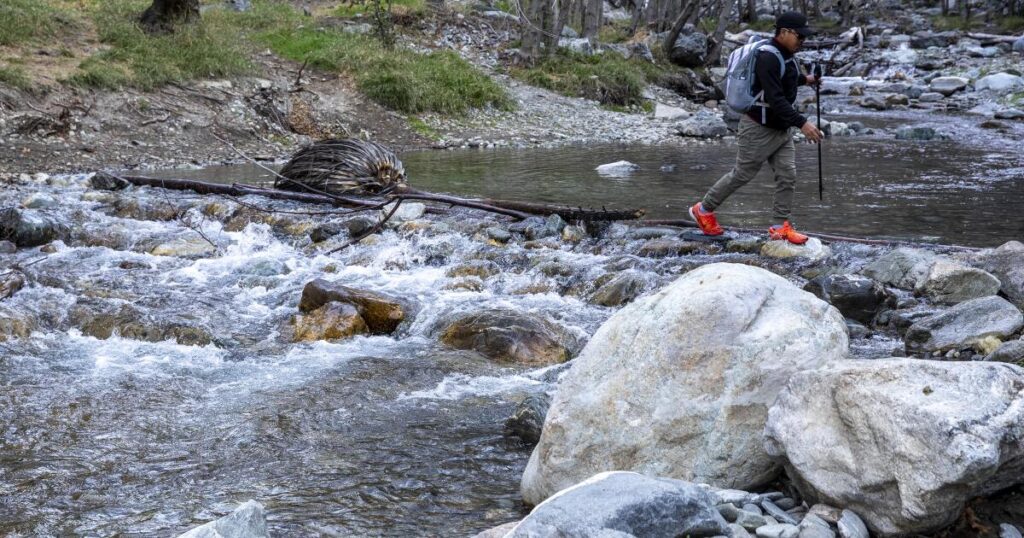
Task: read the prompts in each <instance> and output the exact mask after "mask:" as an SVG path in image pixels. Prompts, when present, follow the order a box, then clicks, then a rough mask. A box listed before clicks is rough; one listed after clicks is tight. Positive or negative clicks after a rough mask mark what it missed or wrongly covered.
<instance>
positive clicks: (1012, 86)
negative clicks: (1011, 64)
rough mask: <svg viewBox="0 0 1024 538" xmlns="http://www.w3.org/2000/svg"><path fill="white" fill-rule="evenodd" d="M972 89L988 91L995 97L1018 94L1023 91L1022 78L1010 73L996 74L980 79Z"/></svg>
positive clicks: (1023, 80)
mask: <svg viewBox="0 0 1024 538" xmlns="http://www.w3.org/2000/svg"><path fill="white" fill-rule="evenodd" d="M974 89H976V90H978V91H982V90H988V91H990V92H992V93H994V94H996V95H1005V94H1007V93H1013V92H1019V91H1021V90H1024V78H1021V77H1020V76H1017V75H1012V74H1010V73H996V74H994V75H988V76H987V77H982V78H981V79H980V80H978V82H977V83H976V84H975V85H974Z"/></svg>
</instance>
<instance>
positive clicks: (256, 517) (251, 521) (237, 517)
mask: <svg viewBox="0 0 1024 538" xmlns="http://www.w3.org/2000/svg"><path fill="white" fill-rule="evenodd" d="M178 538H270V534H268V533H267V517H266V515H264V513H263V505H262V504H260V503H258V502H256V501H252V500H250V501H246V502H245V503H243V504H242V505H240V506H239V507H238V508H236V509H235V511H234V512H231V513H230V514H228V515H226V516H224V517H222V518H220V519H217V520H214V521H211V522H209V523H207V524H205V525H202V526H200V527H196V528H194V529H192V530H190V531H188V532H186V533H185V534H182V535H180V536H178Z"/></svg>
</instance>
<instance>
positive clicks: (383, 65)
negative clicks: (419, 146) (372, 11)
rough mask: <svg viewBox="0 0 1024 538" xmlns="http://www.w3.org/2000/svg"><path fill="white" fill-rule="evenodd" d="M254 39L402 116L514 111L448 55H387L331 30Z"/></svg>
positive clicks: (372, 42)
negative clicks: (334, 74)
mask: <svg viewBox="0 0 1024 538" xmlns="http://www.w3.org/2000/svg"><path fill="white" fill-rule="evenodd" d="M258 39H260V40H261V41H262V42H263V43H265V44H266V45H267V46H269V47H270V49H271V50H273V51H274V52H275V53H276V54H278V55H280V56H283V57H285V58H289V59H291V60H295V61H299V62H302V61H307V60H308V62H309V65H311V66H313V67H316V68H318V69H323V70H334V71H343V72H346V73H349V74H350V75H351V76H352V77H353V78H354V79H355V81H356V86H357V87H358V88H359V90H360V91H362V92H363V93H364V94H366V95H367V96H368V97H370V98H371V99H373V100H374V101H376V102H378V103H380V104H382V105H384V106H386V107H388V108H391V109H394V110H398V111H401V112H406V113H410V114H417V113H420V112H440V113H444V114H460V113H463V112H465V111H466V110H468V109H469V108H481V107H485V106H493V107H496V108H502V109H510V108H511V107H512V102H511V100H510V99H509V97H508V95H507V94H506V93H505V91H504V90H503V89H502V88H501V87H500V86H498V85H497V84H496V83H495V82H494V81H493V80H491V79H490V78H489V77H488V76H487V75H484V74H483V73H481V72H480V71H478V70H477V69H476V68H474V67H473V66H472V65H470V64H469V63H468V62H466V61H465V60H463V59H462V58H460V57H459V56H458V55H457V54H455V53H453V52H450V51H441V52H432V53H430V54H418V53H415V52H412V51H409V50H405V49H402V48H395V49H393V50H387V49H385V48H383V47H381V45H380V43H379V42H378V41H377V40H376V39H374V38H373V37H371V36H364V35H356V34H348V33H345V32H341V31H338V30H335V29H329V28H308V27H306V28H298V29H295V28H279V29H276V30H270V31H266V32H264V33H263V34H261V35H260V36H259V37H258Z"/></svg>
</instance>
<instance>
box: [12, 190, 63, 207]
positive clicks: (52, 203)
mask: <svg viewBox="0 0 1024 538" xmlns="http://www.w3.org/2000/svg"><path fill="white" fill-rule="evenodd" d="M58 206H60V202H58V201H57V199H56V198H54V197H52V196H50V195H48V194H44V193H41V192H37V193H33V194H31V195H30V196H29V197H28V198H25V199H24V200H22V201H21V207H24V208H25V209H53V208H55V207H58Z"/></svg>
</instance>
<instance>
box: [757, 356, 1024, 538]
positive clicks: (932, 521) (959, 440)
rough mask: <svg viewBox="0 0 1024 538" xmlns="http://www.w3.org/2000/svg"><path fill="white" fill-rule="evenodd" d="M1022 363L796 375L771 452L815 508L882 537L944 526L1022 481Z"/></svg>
mask: <svg viewBox="0 0 1024 538" xmlns="http://www.w3.org/2000/svg"><path fill="white" fill-rule="evenodd" d="M1022 388H1024V369H1021V368H1020V367H1017V366H1014V365H1008V364H995V363H983V362H941V361H926V360H916V359H898V358H894V359H877V360H850V361H842V362H838V363H833V364H830V365H828V366H826V367H824V368H822V369H820V370H817V371H811V372H804V373H801V374H797V375H795V376H793V377H792V378H791V379H790V380H789V383H788V384H787V385H786V388H785V390H783V391H782V393H781V394H780V395H779V398H778V400H777V401H776V403H775V405H774V406H772V408H771V411H770V412H769V414H768V422H767V425H766V426H765V448H766V449H767V450H768V452H769V453H770V454H772V455H773V456H775V457H777V458H779V461H781V462H782V463H783V464H784V465H785V467H786V471H787V474H788V475H789V476H790V477H791V478H793V479H794V481H795V483H796V485H797V487H798V489H799V490H800V493H801V494H802V495H803V496H804V498H805V499H807V502H808V503H814V502H825V503H827V504H831V505H834V506H843V507H846V508H849V509H851V510H854V511H855V512H856V513H857V514H859V515H860V516H861V517H863V519H864V521H865V522H866V523H867V524H868V526H869V527H870V528H871V529H872V530H873V531H874V532H875V533H877V534H879V535H881V536H895V535H905V534H907V535H909V534H917V533H929V532H933V531H937V530H939V529H941V528H942V527H945V526H946V525H948V524H950V523H952V522H953V521H954V520H955V519H956V518H957V517H959V515H960V513H961V512H962V510H963V508H964V505H965V503H966V502H967V501H968V500H969V499H971V498H973V497H976V496H981V495H986V494H989V493H992V492H995V491H998V490H1000V489H1003V488H1006V487H1010V486H1013V485H1016V484H1020V483H1024V393H1022Z"/></svg>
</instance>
